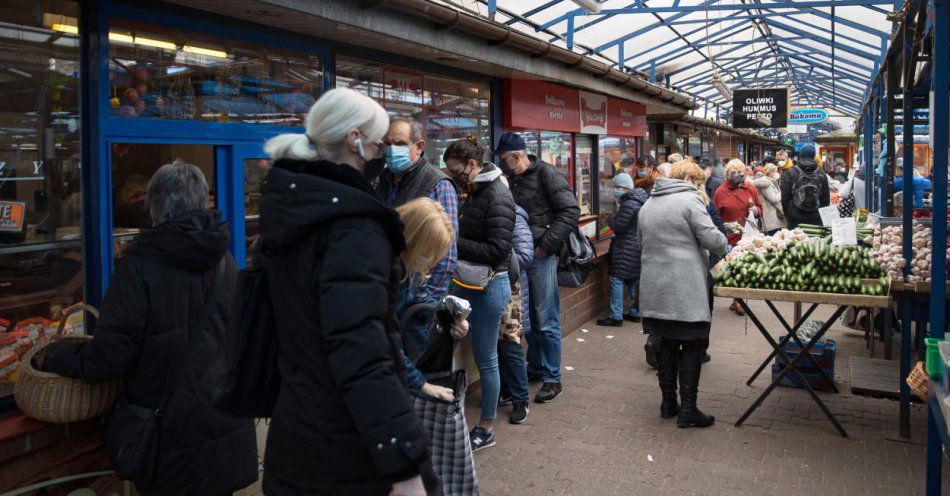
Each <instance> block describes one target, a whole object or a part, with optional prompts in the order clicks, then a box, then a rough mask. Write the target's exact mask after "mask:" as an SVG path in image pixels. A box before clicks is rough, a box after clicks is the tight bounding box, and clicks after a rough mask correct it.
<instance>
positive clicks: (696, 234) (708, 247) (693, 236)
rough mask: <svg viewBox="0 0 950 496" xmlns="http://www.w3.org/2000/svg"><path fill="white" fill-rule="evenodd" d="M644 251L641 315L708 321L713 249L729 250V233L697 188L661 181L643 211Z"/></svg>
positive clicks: (674, 181)
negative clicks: (714, 218)
mask: <svg viewBox="0 0 950 496" xmlns="http://www.w3.org/2000/svg"><path fill="white" fill-rule="evenodd" d="M638 220H639V226H638V227H639V230H638V233H637V236H638V237H639V240H640V246H641V247H642V250H643V254H642V255H641V263H640V265H641V269H640V313H641V314H642V315H643V316H644V317H649V318H654V319H664V320H678V321H681V322H709V321H710V317H711V316H710V313H709V304H708V288H709V286H708V285H707V277H709V276H708V272H709V266H708V263H709V252H710V251H711V252H713V253H715V254H717V255H723V254H725V253H726V246H727V243H726V237H725V236H724V235H723V234H722V233H721V232H719V229H717V228H716V226H715V224H713V221H712V219H711V218H710V217H709V213H708V212H707V211H706V205H705V204H704V203H703V199H702V197H701V196H700V194H699V191H697V190H696V188H694V187H693V185H692V184H690V183H688V182H686V181H683V180H679V179H665V178H661V179H658V180H657V182H656V185H655V186H654V188H653V195H652V196H651V197H650V199H649V200H647V202H646V203H645V204H644V205H643V208H641V209H640V216H639V219H638Z"/></svg>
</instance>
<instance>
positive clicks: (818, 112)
mask: <svg viewBox="0 0 950 496" xmlns="http://www.w3.org/2000/svg"><path fill="white" fill-rule="evenodd" d="M827 120H828V112H827V111H826V110H822V109H816V108H801V109H795V110H793V111H792V114H791V115H790V116H789V118H788V123H789V124H821V123H822V122H825V121H827Z"/></svg>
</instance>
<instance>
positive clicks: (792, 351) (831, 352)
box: [775, 339, 837, 377]
mask: <svg viewBox="0 0 950 496" xmlns="http://www.w3.org/2000/svg"><path fill="white" fill-rule="evenodd" d="M782 351H784V352H785V353H786V354H787V355H788V358H789V360H794V359H795V357H796V356H798V353H799V352H800V351H801V347H800V346H798V343H796V342H795V341H788V342H786V343H785V344H783V345H782ZM836 352H837V344H836V343H835V340H834V339H823V340H821V341H819V342H817V343H815V345H814V346H812V348H811V350H810V351H809V353H810V354H811V356H812V358H814V359H815V363H817V364H818V366H819V367H821V368H823V369H825V370H831V371H832V372H834V368H835V355H836ZM784 363H785V362H783V361H782V359H781V358H779V357H777V356H776V357H775V364H776V365H782V364H784ZM798 368H799V370H802V371H804V370H805V369H814V367H813V364H812V361H811V360H807V359H805V360H802V361H800V362H799V363H798ZM829 377H834V375H833V374H829Z"/></svg>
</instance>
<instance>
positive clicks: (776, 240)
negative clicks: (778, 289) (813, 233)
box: [726, 229, 808, 260]
mask: <svg viewBox="0 0 950 496" xmlns="http://www.w3.org/2000/svg"><path fill="white" fill-rule="evenodd" d="M805 241H808V235H807V234H805V232H804V231H802V230H801V229H795V230H794V231H789V230H788V229H782V230H781V231H779V232H777V233H775V234H774V235H772V236H766V235H764V234H761V233H760V234H757V235H755V236H752V237H750V238H747V237H743V238H742V239H741V240H739V242H738V243H736V246H734V247H733V248H732V251H730V252H729V254H728V255H726V260H732V259H734V258H738V257H741V256H742V255H743V254H745V253H759V254H762V255H765V254H766V253H771V252H773V251H782V250H784V249H785V248H787V247H788V246H789V245H790V244H792V242H805Z"/></svg>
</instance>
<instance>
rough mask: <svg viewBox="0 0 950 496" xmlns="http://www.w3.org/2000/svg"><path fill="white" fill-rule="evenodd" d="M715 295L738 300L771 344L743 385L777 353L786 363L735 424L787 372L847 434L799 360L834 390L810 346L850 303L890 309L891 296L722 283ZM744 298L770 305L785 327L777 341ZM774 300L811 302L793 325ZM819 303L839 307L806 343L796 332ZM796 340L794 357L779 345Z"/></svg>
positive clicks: (835, 389) (833, 422)
mask: <svg viewBox="0 0 950 496" xmlns="http://www.w3.org/2000/svg"><path fill="white" fill-rule="evenodd" d="M714 292H715V295H716V296H721V297H723V298H733V299H735V300H736V301H737V302H738V303H739V306H741V307H742V309H743V310H745V313H746V315H748V317H749V320H751V321H752V324H753V325H754V326H755V327H756V329H758V330H759V332H760V333H761V334H762V336H763V337H765V339H766V341H768V342H769V345H771V346H772V353H770V354H769V356H768V358H766V359H765V361H764V362H763V363H762V365H760V366H759V368H758V370H756V371H755V373H754V374H753V375H752V377H751V378H749V380H748V382H747V383H746V384H748V385H750V386H751V385H752V382H753V381H754V380H755V379H756V377H758V375H759V374H760V373H762V371H763V370H764V369H765V368H766V367H768V365H769V362H771V361H772V358H773V357H775V356H778V358H779V359H780V360H781V361H782V362H783V363H784V364H785V367H784V368H783V369H782V371H781V372H780V373H779V374H778V376H776V377H775V379H773V380H772V383H771V384H769V387H767V388H766V389H765V391H763V392H762V394H760V395H759V397H758V398H757V399H756V400H755V402H754V403H752V406H750V407H749V409H748V410H746V412H745V413H743V414H742V416H741V417H739V420H737V421H736V427H741V426H742V423H743V422H745V421H746V419H747V418H749V416H750V415H752V412H754V411H755V410H756V409H757V408H759V406H760V405H762V402H763V401H765V399H766V398H768V396H769V395H770V394H772V391H773V390H774V389H775V387H776V386H778V385H779V383H781V382H782V379H784V378H785V376H786V375H787V374H789V373H791V374H793V375H794V376H795V377H797V379H798V380H799V381H800V383H801V384H802V386H803V387H804V388H805V390H806V391H808V394H809V395H810V396H811V397H812V399H813V400H814V401H815V403H816V404H817V405H818V408H820V409H821V411H822V413H824V414H825V416H826V417H828V420H830V421H831V423H832V424H833V425H834V426H835V428H836V429H837V430H838V433H840V434H841V436H842V437H845V438H846V437H848V433H847V432H846V431H845V430H844V427H842V426H841V424H840V423H839V422H838V420H837V419H836V418H835V416H834V415H833V414H832V413H831V411H830V410H828V407H827V406H825V403H824V402H823V401H821V398H819V397H818V395H817V394H815V390H814V389H813V388H812V387H811V384H809V383H808V381H807V380H805V378H804V377H803V376H802V374H801V371H799V369H798V365H799V362H801V361H802V360H804V359H806V358H807V359H808V360H810V361H811V362H812V364H813V365H814V366H815V368H817V369H818V370H819V371H820V372H821V374H822V375H823V376H824V378H825V379H826V380H827V381H828V383H829V384H831V387H832V390H833V391H835V392H837V391H838V389H837V387H836V386H835V383H834V377H828V376H827V375H825V371H824V370H823V369H822V368H821V367H820V366H818V363H817V362H816V361H815V358H814V357H813V356H812V355H811V353H810V352H811V349H812V347H814V346H815V343H817V342H818V341H819V340H820V339H821V338H822V337H824V335H825V333H826V332H828V329H831V326H832V325H833V324H834V323H835V322H836V321H837V320H838V319H839V318H840V317H841V314H842V313H844V310H845V308H847V307H849V306H855V307H865V308H884V309H889V308H890V298H889V297H888V296H864V295H848V294H835V293H808V292H799V291H778V290H769V289H744V288H726V287H721V286H716V288H715V289H714ZM746 300H763V301H765V304H766V305H767V306H768V307H769V309H770V310H771V311H772V313H773V314H775V317H776V318H777V319H778V321H779V322H781V324H782V327H784V328H785V335H784V336H783V337H782V338H781V339H780V340H779V341H778V342H776V341H775V338H773V337H772V334H770V333H769V330H768V329H766V327H765V325H764V324H762V321H761V320H759V318H758V316H756V314H755V312H753V311H752V309H751V308H749V305H748V304H747V303H746ZM774 302H790V303H810V304H811V306H810V307H809V308H808V310H806V311H805V313H804V314H802V316H801V318H799V319H798V320H797V321H796V322H795V325H794V326H790V325H789V324H788V321H787V320H786V319H785V317H783V316H782V313H781V312H780V311H779V310H778V308H777V307H776V306H775V303H774ZM818 305H836V306H837V307H838V308H837V309H836V310H835V312H834V313H833V314H832V316H831V318H829V319H828V320H827V321H826V322H825V323H824V325H823V326H821V328H820V329H819V330H818V332H817V333H815V335H814V336H812V338H811V339H810V340H809V341H808V342H807V343H802V342H801V340H800V339H799V338H798V335H797V332H798V330H799V328H801V326H802V325H803V324H804V323H805V322H806V321H808V317H810V316H811V314H812V313H813V312H814V311H815V309H817V308H818ZM789 340H793V341H795V342H796V343H797V344H798V345H799V347H800V351H799V352H798V353H797V354H796V355H795V357H794V358H790V357H789V356H788V354H786V353H785V351H783V350H782V345H783V344H785V343H786V342H787V341H789Z"/></svg>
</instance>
